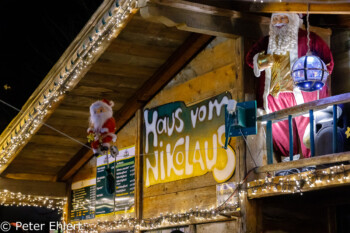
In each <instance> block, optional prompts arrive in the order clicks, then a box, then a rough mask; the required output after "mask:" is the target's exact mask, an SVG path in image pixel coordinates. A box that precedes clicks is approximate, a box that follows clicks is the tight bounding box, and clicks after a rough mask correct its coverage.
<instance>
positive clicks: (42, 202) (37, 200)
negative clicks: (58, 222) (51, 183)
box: [0, 189, 67, 213]
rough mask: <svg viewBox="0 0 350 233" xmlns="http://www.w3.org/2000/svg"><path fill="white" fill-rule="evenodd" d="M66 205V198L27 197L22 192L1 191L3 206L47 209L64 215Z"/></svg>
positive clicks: (0, 197)
mask: <svg viewBox="0 0 350 233" xmlns="http://www.w3.org/2000/svg"><path fill="white" fill-rule="evenodd" d="M66 203H67V199H66V198H58V197H57V198H52V197H46V196H36V195H25V194H22V193H20V192H11V191H9V190H6V189H4V190H0V205H1V206H16V207H19V206H31V207H45V208H47V209H52V210H58V212H59V213H63V209H64V206H65V205H66Z"/></svg>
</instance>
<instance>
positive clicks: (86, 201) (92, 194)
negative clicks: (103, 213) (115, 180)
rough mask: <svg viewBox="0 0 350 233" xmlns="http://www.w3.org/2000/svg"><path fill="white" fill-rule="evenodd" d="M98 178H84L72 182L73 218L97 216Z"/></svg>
mask: <svg viewBox="0 0 350 233" xmlns="http://www.w3.org/2000/svg"><path fill="white" fill-rule="evenodd" d="M95 198H96V180H95V179H90V180H82V181H79V182H75V183H73V184H72V202H71V220H72V221H79V220H84V219H92V218H94V217H95Z"/></svg>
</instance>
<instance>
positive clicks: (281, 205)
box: [0, 0, 350, 233]
mask: <svg viewBox="0 0 350 233" xmlns="http://www.w3.org/2000/svg"><path fill="white" fill-rule="evenodd" d="M306 11H307V4H305V3H304V2H299V1H294V0H291V1H287V2H285V1H283V2H278V3H275V2H267V3H264V2H259V3H257V2H255V1H254V2H253V1H204V0H193V1H183V0H176V1H175V0H138V1H137V0H120V1H118V0H117V1H115V0H106V1H104V2H103V3H102V5H101V6H100V7H99V9H98V10H97V11H96V12H95V14H94V15H93V16H92V18H91V19H90V20H89V22H88V23H87V24H86V26H85V27H84V28H83V30H82V31H81V32H80V33H79V35H78V36H77V37H76V39H75V40H74V41H73V42H72V43H71V45H70V46H69V48H68V49H67V50H66V51H65V53H64V54H63V55H62V57H61V58H60V59H59V61H58V62H57V63H56V64H55V66H54V67H53V68H52V69H51V71H50V72H49V73H48V74H47V76H46V77H45V79H44V81H43V82H42V83H41V84H40V85H39V87H38V88H37V89H36V91H35V92H34V93H33V94H32V96H31V97H30V98H29V99H28V101H27V103H26V104H25V106H24V107H23V109H22V111H21V113H20V114H18V115H17V116H16V117H15V118H14V119H13V120H12V122H11V123H10V124H9V125H8V127H7V128H6V129H5V130H4V132H3V133H2V134H1V138H0V140H1V141H0V148H2V151H1V154H0V173H1V178H0V197H3V199H2V200H3V201H2V204H3V205H8V204H12V203H17V204H18V203H21V205H39V206H44V207H50V208H62V209H63V218H64V221H65V222H66V223H82V224H83V228H84V230H86V231H93V230H96V231H99V232H128V231H134V232H141V231H142V232H171V231H172V230H174V229H178V230H180V231H183V232H191V233H193V232H197V233H202V232H237V233H238V232H252V233H254V232H259V233H260V232H325V233H326V232H327V233H333V232H348V231H349V230H350V228H349V224H348V223H347V219H348V218H349V217H350V212H349V211H348V209H349V208H347V207H348V206H349V204H350V201H349V200H348V195H347V194H348V193H349V191H350V189H349V187H348V184H349V182H350V181H349V179H348V172H349V171H348V169H349V167H348V166H349V165H348V164H347V161H348V160H350V154H349V152H339V153H333V154H329V155H324V156H316V157H313V158H309V159H301V160H298V161H290V162H283V163H278V162H277V161H272V163H271V161H269V162H268V157H267V154H268V153H269V151H268V149H267V147H266V137H265V136H264V134H263V132H264V131H263V128H264V127H265V126H264V124H263V123H264V122H266V121H277V120H279V119H285V118H286V117H288V115H292V116H296V115H300V114H302V113H304V112H305V111H309V109H315V110H316V109H319V108H321V107H326V106H331V105H334V104H340V103H346V102H349V101H350V94H349V93H348V92H349V90H350V84H349V82H348V80H347V78H348V77H349V74H350V65H349V64H350V61H349V58H350V56H349V52H350V50H349V41H350V36H349V35H350V34H349V27H350V21H349V19H350V17H349V12H350V4H349V3H346V2H345V1H333V2H332V3H329V2H325V1H321V0H319V1H313V2H312V3H310V13H311V17H314V16H315V17H314V19H313V21H312V22H311V23H312V25H313V26H314V27H312V28H311V30H313V31H314V32H316V33H317V34H319V35H320V36H321V37H322V38H323V39H324V40H325V41H326V42H327V43H328V44H329V46H330V48H331V50H332V52H333V56H334V60H335V64H336V66H335V69H334V73H333V75H332V78H331V79H329V87H331V89H330V91H331V93H332V97H329V98H328V99H326V100H324V101H317V102H313V103H306V104H304V105H303V106H302V107H299V108H291V109H286V110H283V111H280V112H278V113H276V114H270V115H264V116H260V117H258V119H257V120H258V134H257V135H254V136H249V137H248V138H247V142H245V141H244V140H243V138H242V137H236V138H232V139H231V141H230V147H229V149H228V150H224V149H222V146H224V145H223V141H224V131H223V130H222V129H223V127H224V125H225V121H224V114H223V111H222V109H223V105H221V103H222V101H223V100H224V99H229V98H232V99H236V100H237V101H238V102H243V101H250V100H255V98H256V97H255V89H256V86H257V80H256V79H255V77H253V72H252V70H251V69H250V68H249V67H247V65H246V64H245V62H244V56H245V54H246V53H247V51H248V50H249V48H250V46H251V45H252V44H253V43H254V42H256V41H257V40H258V39H259V38H260V37H261V36H263V35H267V33H268V27H269V23H270V18H269V14H268V13H272V12H297V13H306ZM103 98H106V99H109V100H113V101H114V103H115V105H114V107H113V110H114V117H115V119H116V124H117V129H116V135H117V141H116V146H117V147H118V148H119V150H120V152H123V153H120V155H123V156H125V157H124V158H122V159H121V160H120V161H122V160H123V159H130V158H131V159H133V160H130V161H131V162H128V164H126V163H125V164H124V165H123V166H127V168H128V170H127V171H129V173H128V175H127V178H126V181H125V182H129V183H128V186H127V187H128V193H127V195H126V196H125V198H126V199H127V200H128V201H129V202H128V203H127V204H126V205H124V204H125V203H123V200H122V198H121V197H124V196H123V195H122V194H124V193H122V192H121V193H117V195H116V196H114V195H115V194H113V197H112V207H111V208H112V211H111V210H108V208H110V207H108V206H107V201H106V202H104V201H103V200H102V199H101V196H102V197H103V198H107V199H108V197H106V196H104V194H99V195H97V193H99V192H100V191H101V189H102V188H103V187H102V188H101V187H100V186H99V184H98V182H100V181H101V179H102V180H103V177H102V178H101V177H100V179H96V176H98V175H97V174H98V173H99V169H98V165H97V162H96V161H97V160H98V159H96V158H95V157H93V156H92V151H91V150H90V149H89V148H88V147H89V144H87V139H86V129H87V127H88V117H89V106H90V105H91V104H92V103H93V102H94V101H96V100H99V99H103ZM215 109H216V112H217V113H216V112H215ZM217 109H221V110H220V111H221V112H222V114H221V115H220V114H219V113H220V111H218V110H217ZM151 113H152V114H153V115H150V114H151ZM155 113H157V114H159V115H157V114H156V117H155V118H154V116H155V115H154V114H155ZM180 113H182V116H185V115H186V116H187V118H186V119H180V118H179V114H180ZM185 113H186V114H185ZM215 113H216V115H215ZM162 114H163V115H162ZM210 114H211V115H210ZM150 116H151V117H150ZM157 116H159V117H158V118H157ZM170 116H172V119H170ZM167 117H168V118H167ZM154 119H156V120H160V121H157V122H151V121H152V120H154ZM194 119H195V120H194ZM152 124H154V126H149V127H151V129H149V128H147V126H148V125H152ZM171 124H173V127H172V128H171ZM181 125H182V126H181ZM152 127H153V128H152ZM181 127H182V128H184V130H185V131H184V132H185V133H182V131H181V130H180V128H181ZM178 128H179V130H178ZM152 130H153V131H152ZM155 134H158V137H159V140H158V139H155ZM151 135H152V136H151ZM191 140H192V141H191ZM158 142H159V144H157V143H158ZM152 143H153V144H152ZM163 143H164V145H163ZM246 143H247V144H248V145H249V148H248V147H246ZM208 144H209V145H208ZM146 145H147V146H146ZM177 146H179V148H181V149H179V150H180V152H176V151H175V148H176V147H177ZM203 148H205V149H203ZM246 148H247V149H246ZM181 150H182V152H181ZM208 151H210V152H208ZM175 152H176V153H175ZM192 152H193V153H192ZM191 153H192V154H191ZM250 153H251V154H250ZM169 154H171V157H169ZM173 155H175V157H174V158H175V159H176V161H175V160H174V158H173ZM130 156H131V157H130ZM190 156H192V157H191V160H192V161H196V165H193V164H191V163H189V162H188V161H187V160H186V159H188V158H189V157H190ZM251 157H253V158H254V161H255V163H257V164H256V166H257V168H255V170H254V172H253V173H249V176H248V177H247V179H246V176H247V174H248V171H249V170H251V169H252V168H254V167H255V164H254V161H253V160H252V159H251ZM118 159H119V158H118V156H117V158H116V160H117V161H116V163H115V164H114V165H113V166H115V167H116V168H118V166H119V165H120V164H121V163H118V162H119V160H118ZM170 159H172V161H171V160H170ZM220 159H221V160H220ZM128 161H129V160H128ZM165 161H166V162H165ZM174 161H175V162H174ZM335 162H337V164H336V165H335V166H334V167H331V168H326V169H318V170H317V171H316V172H314V173H310V172H306V173H302V174H301V173H300V174H297V175H287V176H283V177H282V178H281V177H274V176H273V174H274V172H275V171H278V170H283V169H290V168H298V167H304V166H310V165H321V164H329V163H335ZM103 163H104V162H102V165H101V166H103ZM173 163H174V164H175V165H174V164H173ZM185 163H186V164H185ZM181 164H182V165H183V166H187V167H186V168H185V167H183V166H180V165H181ZM184 164H185V165H184ZM119 168H120V166H119ZM130 171H131V172H130ZM133 171H134V172H133ZM175 174H176V175H175ZM131 179H132V180H131ZM117 180H118V177H117ZM296 180H297V181H299V182H302V185H297V184H296V182H295V181H296ZM120 182H122V181H120ZM222 183H224V184H222ZM131 184H132V185H131ZM102 186H103V185H102ZM287 186H288V187H287ZM286 187H287V188H286ZM4 189H6V190H4ZM117 192H118V187H117ZM293 193H294V194H293ZM119 194H120V195H119ZM231 194H232V195H231ZM300 194H303V195H300ZM11 195H12V197H11ZM29 195H30V196H29ZM79 195H80V196H79ZM231 196H232V198H231V199H230V200H229V201H228V202H227V203H226V202H224V201H225V200H226V199H227V198H228V197H231ZM79 198H80V199H79ZM118 198H119V199H118ZM225 198H226V199H225ZM0 201H1V199H0ZM79 201H81V202H79ZM84 201H85V202H84ZM119 201H120V202H121V204H122V208H121V209H118V211H115V207H116V205H119V204H120V203H119ZM77 202H79V203H77ZM118 203H119V204H118ZM97 205H100V206H101V205H102V206H104V207H103V208H105V209H103V208H102V207H101V208H102V209H103V211H104V212H103V211H101V212H99V213H97V211H96V208H97ZM106 206H107V207H106ZM95 207H96V208H95ZM123 208H124V209H123ZM106 209H107V210H106Z"/></svg>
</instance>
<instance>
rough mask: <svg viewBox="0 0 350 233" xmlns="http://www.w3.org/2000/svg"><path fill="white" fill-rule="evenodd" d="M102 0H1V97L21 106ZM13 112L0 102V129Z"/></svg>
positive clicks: (14, 113) (14, 112) (8, 120)
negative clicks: (7, 87)
mask: <svg viewBox="0 0 350 233" xmlns="http://www.w3.org/2000/svg"><path fill="white" fill-rule="evenodd" d="M101 3H102V0H69V1H68V0H56V1H52V0H48V1H47V0H46V1H41V0H40V1H37V0H35V1H24V0H20V1H13V0H2V1H1V3H0V4H1V6H0V44H1V50H0V59H1V60H0V71H1V73H0V99H1V100H4V101H6V102H8V103H10V104H12V105H14V106H16V107H18V108H21V107H22V106H23V105H24V103H25V102H26V101H27V99H28V98H29V96H30V95H31V94H32V93H33V92H34V90H35V89H36V88H37V87H38V85H39V84H40V82H41V81H42V80H43V79H44V77H45V76H46V74H47V73H48V72H49V70H50V69H51V68H52V66H53V65H54V64H55V63H56V62H57V60H58V59H59V58H60V57H61V55H62V54H63V52H64V51H65V50H66V48H67V47H68V46H69V44H70V43H71V42H72V41H73V40H74V38H75V37H76V35H77V34H78V33H79V32H80V30H81V29H82V28H83V27H84V25H85V23H86V22H87V21H88V20H89V19H90V17H91V16H92V15H93V13H94V12H95V11H96V10H97V8H98V6H99V5H100V4H101ZM4 85H8V86H10V87H11V89H8V90H5V88H4ZM16 114H17V112H16V111H14V110H12V109H10V108H9V107H7V106H5V105H3V104H1V103H0V132H2V131H3V130H4V129H5V128H6V126H7V125H8V124H9V123H10V121H11V120H12V118H13V117H14V116H16Z"/></svg>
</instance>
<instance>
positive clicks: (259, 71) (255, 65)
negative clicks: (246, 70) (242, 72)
mask: <svg viewBox="0 0 350 233" xmlns="http://www.w3.org/2000/svg"><path fill="white" fill-rule="evenodd" d="M258 57H259V53H257V54H255V55H254V57H253V65H254V75H255V77H257V78H259V77H260V73H261V71H262V70H260V69H259V65H258Z"/></svg>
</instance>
